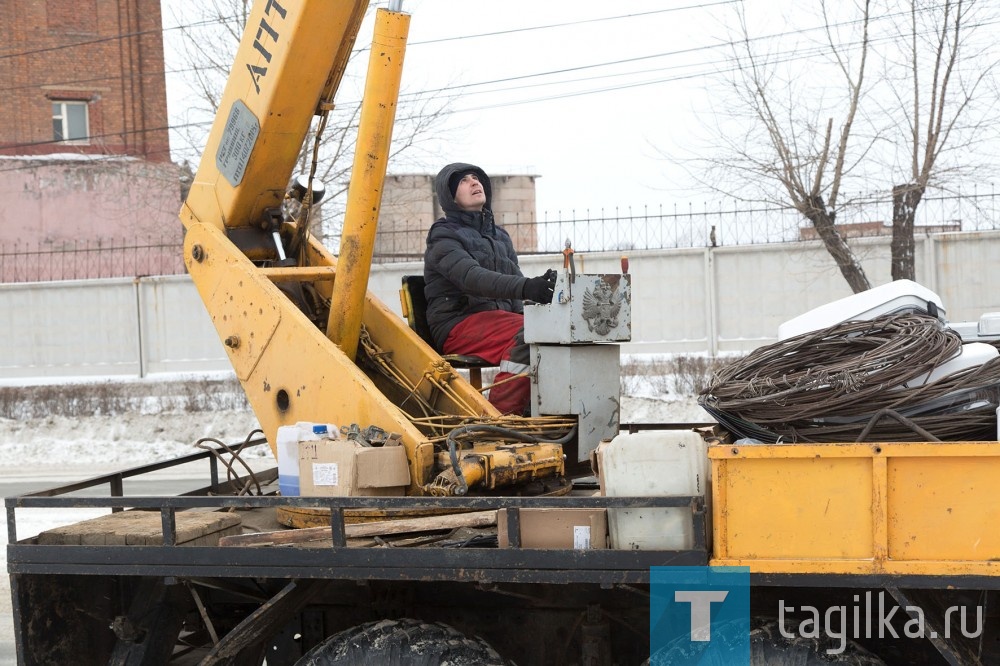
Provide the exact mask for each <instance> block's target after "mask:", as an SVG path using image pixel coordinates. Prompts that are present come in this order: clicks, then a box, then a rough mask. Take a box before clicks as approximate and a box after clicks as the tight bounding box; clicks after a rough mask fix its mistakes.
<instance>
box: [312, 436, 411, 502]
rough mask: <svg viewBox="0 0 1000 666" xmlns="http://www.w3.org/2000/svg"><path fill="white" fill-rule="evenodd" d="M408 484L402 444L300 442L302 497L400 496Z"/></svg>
mask: <svg viewBox="0 0 1000 666" xmlns="http://www.w3.org/2000/svg"><path fill="white" fill-rule="evenodd" d="M409 485H410V468H409V465H408V463H407V460H406V450H405V449H404V448H403V447H402V446H401V445H395V446H361V445H360V444H357V443H355V442H353V441H350V440H345V439H340V440H330V439H321V440H318V441H311V442H299V492H300V494H301V495H302V496H305V497H309V496H312V497H349V496H363V497H367V496H386V495H403V494H405V492H406V488H407V486H409Z"/></svg>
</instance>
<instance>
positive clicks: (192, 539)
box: [38, 511, 242, 546]
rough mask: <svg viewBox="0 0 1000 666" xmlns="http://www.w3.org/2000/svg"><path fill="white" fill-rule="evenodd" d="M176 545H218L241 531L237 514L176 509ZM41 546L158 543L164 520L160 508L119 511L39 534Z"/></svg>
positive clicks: (159, 543)
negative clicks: (156, 509) (221, 539)
mask: <svg viewBox="0 0 1000 666" xmlns="http://www.w3.org/2000/svg"><path fill="white" fill-rule="evenodd" d="M175 516H176V524H177V545H178V546H217V545H219V538H220V537H223V536H228V535H231V534H238V533H239V532H240V525H241V522H242V521H241V520H240V517H239V515H238V514H235V513H221V512H218V511H212V512H205V511H178V512H177V513H176V514H175ZM38 543H39V545H43V546H125V545H128V546H159V545H161V544H162V543H163V522H162V519H161V517H160V512H159V511H121V512H118V513H112V514H110V515H107V516H100V517H98V518H91V519H90V520H84V521H82V522H79V523H74V524H73V525H65V526H63V527H56V528H54V529H51V530H46V531H44V532H42V533H41V534H39V535H38Z"/></svg>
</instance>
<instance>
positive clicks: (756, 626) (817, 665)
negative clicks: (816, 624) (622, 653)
mask: <svg viewBox="0 0 1000 666" xmlns="http://www.w3.org/2000/svg"><path fill="white" fill-rule="evenodd" d="M743 626H745V625H743ZM731 627H732V628H731ZM737 627H738V625H737V624H733V625H728V626H727V625H722V627H720V628H719V629H721V634H722V635H721V637H720V640H722V641H726V640H727V638H728V637H733V638H734V639H735V638H738V636H739V633H740V632H742V631H744V629H739V628H737ZM716 631H717V629H716V628H715V627H713V628H712V632H713V635H714V634H715V632H716ZM713 640H715V639H714V638H713ZM689 648H690V644H689V643H688V642H687V641H683V642H681V643H680V644H679V645H667V646H665V647H664V648H662V649H660V650H658V651H657V652H656V653H655V654H653V655H652V656H650V658H649V659H648V660H646V662H644V664H643V666H666V665H668V664H674V663H681V662H683V663H694V662H695V661H697V662H698V663H699V664H701V663H704V664H705V665H706V666H728V664H727V662H726V657H725V656H722V655H719V654H718V653H715V652H713V653H712V656H713V657H714V658H712V659H702V660H701V661H699V653H698V652H689ZM832 663H836V664H846V665H849V666H885V662H884V661H883V660H882V659H880V658H879V657H878V656H876V655H874V654H872V653H871V652H868V651H867V650H865V649H864V648H863V647H861V646H860V645H858V644H857V643H855V642H854V641H852V640H850V639H847V640H845V641H844V644H843V645H840V644H839V643H838V642H836V641H834V640H833V639H829V638H827V639H815V638H805V637H802V636H795V637H794V638H787V637H785V636H782V635H781V633H780V632H779V631H778V623H777V621H767V620H760V619H758V618H754V619H753V620H752V621H751V629H750V664H751V666H829V665H830V664H832Z"/></svg>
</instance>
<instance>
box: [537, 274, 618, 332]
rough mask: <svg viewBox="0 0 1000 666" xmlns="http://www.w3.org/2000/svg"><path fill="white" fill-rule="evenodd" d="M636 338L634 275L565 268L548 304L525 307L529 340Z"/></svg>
mask: <svg viewBox="0 0 1000 666" xmlns="http://www.w3.org/2000/svg"><path fill="white" fill-rule="evenodd" d="M631 339H632V276H631V275H622V274H614V273H590V274H580V275H576V276H571V275H569V274H568V273H567V272H565V271H562V272H560V274H559V277H558V278H556V285H555V293H554V294H553V296H552V303H550V304H548V305H528V306H525V308H524V341H525V342H527V343H528V344H531V343H536V342H537V343H542V344H561V345H565V344H575V343H581V342H628V341H629V340H631Z"/></svg>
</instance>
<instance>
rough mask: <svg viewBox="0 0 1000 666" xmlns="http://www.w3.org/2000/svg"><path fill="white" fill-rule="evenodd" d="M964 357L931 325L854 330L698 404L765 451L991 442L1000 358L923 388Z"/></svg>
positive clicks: (785, 349)
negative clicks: (792, 445)
mask: <svg viewBox="0 0 1000 666" xmlns="http://www.w3.org/2000/svg"><path fill="white" fill-rule="evenodd" d="M961 350H962V340H961V338H960V337H959V335H958V334H957V333H956V332H954V331H952V330H951V329H948V328H946V327H945V326H944V325H943V324H942V323H941V322H940V321H939V320H938V319H936V318H934V317H931V316H927V315H921V314H896V315H885V316H882V317H878V318H876V319H873V320H871V321H848V322H844V323H841V324H837V325H835V326H831V327H829V328H826V329H822V330H819V331H814V332H812V333H805V334H802V335H799V336H796V337H793V338H789V339H787V340H783V341H781V342H778V343H776V344H773V345H768V346H765V347H761V348H759V349H757V350H755V351H754V352H752V353H751V354H749V355H748V356H746V357H745V358H744V359H742V360H740V361H737V362H735V363H733V364H731V365H728V366H726V367H724V368H722V369H721V370H720V371H718V372H717V373H716V375H715V377H714V378H713V380H712V383H711V385H710V386H709V387H708V388H706V389H705V390H704V391H703V392H702V393H701V395H700V396H699V404H701V406H702V407H703V408H704V409H705V410H706V411H708V412H709V413H710V414H712V415H713V416H714V417H715V418H716V419H717V420H718V421H719V423H720V424H722V425H723V426H725V427H726V428H728V429H729V430H730V431H731V432H733V433H734V434H736V435H739V436H741V437H749V438H753V439H758V440H760V441H762V442H775V441H791V442H796V441H800V442H845V441H861V440H860V439H859V437H860V436H861V435H862V434H864V435H865V437H864V441H919V440H924V439H927V435H928V434H930V435H932V436H933V437H935V438H937V439H940V440H943V441H970V440H982V439H988V440H995V439H996V409H997V405H998V402H1000V358H994V359H992V360H990V361H988V362H986V363H983V364H981V365H978V366H975V367H971V368H966V369H964V370H961V371H959V372H955V373H952V374H950V375H948V376H946V377H941V378H939V379H937V380H935V381H933V382H928V383H924V380H925V379H926V377H927V375H928V374H929V373H930V372H931V371H932V370H934V369H935V368H937V367H938V366H940V365H941V364H943V363H945V362H947V361H949V360H951V359H953V358H955V357H957V356H958V355H959V354H960V353H961ZM886 414H888V415H890V416H894V417H896V418H886ZM873 421H874V422H873ZM866 430H867V432H866Z"/></svg>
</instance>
